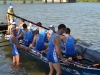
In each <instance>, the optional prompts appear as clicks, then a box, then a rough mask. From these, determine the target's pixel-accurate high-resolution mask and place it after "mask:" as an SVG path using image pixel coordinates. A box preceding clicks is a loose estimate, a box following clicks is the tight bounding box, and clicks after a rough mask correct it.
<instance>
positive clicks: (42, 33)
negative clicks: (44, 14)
mask: <svg viewBox="0 0 100 75" xmlns="http://www.w3.org/2000/svg"><path fill="white" fill-rule="evenodd" d="M39 34H41V35H42V36H43V38H44V42H46V30H45V29H43V30H39Z"/></svg>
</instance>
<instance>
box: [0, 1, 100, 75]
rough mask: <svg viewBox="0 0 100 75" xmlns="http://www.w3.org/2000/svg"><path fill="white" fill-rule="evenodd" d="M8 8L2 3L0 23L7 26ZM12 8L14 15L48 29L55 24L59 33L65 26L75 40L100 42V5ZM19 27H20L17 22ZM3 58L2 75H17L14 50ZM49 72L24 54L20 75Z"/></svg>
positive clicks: (1, 53) (5, 51)
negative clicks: (14, 69)
mask: <svg viewBox="0 0 100 75" xmlns="http://www.w3.org/2000/svg"><path fill="white" fill-rule="evenodd" d="M8 4H9V2H8V3H7V4H5V5H4V4H3V3H2V2H0V22H2V21H3V22H6V19H5V14H6V11H7V8H8ZM12 5H13V8H14V12H15V14H16V15H18V16H20V17H23V18H25V19H28V20H30V21H33V22H35V23H36V22H42V24H43V26H46V27H48V26H49V25H50V24H54V25H55V26H56V29H57V26H58V25H59V24H61V23H63V24H65V25H66V26H67V27H69V28H70V29H71V34H72V35H73V36H74V37H75V38H79V39H82V40H89V41H92V42H98V43H99V42H100V35H99V34H100V33H99V32H100V3H61V4H60V3H47V4H45V3H33V4H30V3H26V4H22V2H12ZM17 23H18V24H19V20H18V19H17ZM1 41H2V40H1ZM4 44H5V43H4ZM0 45H1V44H0ZM99 47H100V46H99ZM0 56H1V57H0V73H1V74H0V75H11V74H12V75H15V72H14V71H13V70H12V68H11V61H12V56H11V47H9V46H8V47H6V48H2V49H1V51H0ZM37 65H38V66H37ZM48 71H49V69H48V68H47V67H44V66H43V65H42V64H40V63H38V62H36V61H34V60H31V59H28V58H27V57H25V56H24V55H23V54H22V57H21V69H20V73H19V75H25V74H26V75H47V74H48ZM17 75H18V74H17Z"/></svg>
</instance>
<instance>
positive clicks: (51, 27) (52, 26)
mask: <svg viewBox="0 0 100 75" xmlns="http://www.w3.org/2000/svg"><path fill="white" fill-rule="evenodd" d="M49 28H50V29H51V30H53V31H54V32H55V25H54V24H52V25H50V26H49Z"/></svg>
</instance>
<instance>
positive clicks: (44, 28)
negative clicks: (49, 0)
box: [7, 12, 49, 30]
mask: <svg viewBox="0 0 100 75" xmlns="http://www.w3.org/2000/svg"><path fill="white" fill-rule="evenodd" d="M7 13H8V12H7ZM8 14H9V15H12V16H14V17H16V18H19V19H23V20H24V21H27V22H29V23H32V24H34V25H36V26H39V25H37V24H36V23H34V22H32V21H29V20H26V19H24V18H22V17H19V16H17V15H15V14H11V13H8ZM40 27H42V28H44V29H47V30H49V28H46V27H44V26H40Z"/></svg>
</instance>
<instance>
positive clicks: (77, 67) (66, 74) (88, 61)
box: [8, 39, 100, 75]
mask: <svg viewBox="0 0 100 75" xmlns="http://www.w3.org/2000/svg"><path fill="white" fill-rule="evenodd" d="M8 40H9V39H8ZM21 45H22V44H21ZM92 45H94V44H89V43H86V42H84V41H79V40H78V41H77V42H76V43H75V50H76V52H77V54H80V55H81V56H82V57H83V59H82V60H76V61H69V64H64V63H63V62H62V61H61V60H60V64H61V68H62V73H63V75H100V64H99V66H93V65H94V64H97V63H99V61H100V60H99V59H100V57H98V56H99V55H100V52H97V51H94V50H91V49H88V48H89V47H90V46H91V47H92ZM22 46H24V45H22ZM20 51H21V52H23V53H24V54H25V55H27V56H28V57H29V58H31V59H33V60H37V61H38V62H40V63H42V64H44V65H46V66H48V67H49V65H48V60H47V58H46V55H45V54H41V53H40V52H38V51H35V50H33V49H31V50H29V51H25V50H20ZM94 54H95V55H94ZM65 59H66V60H67V58H66V57H65Z"/></svg>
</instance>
